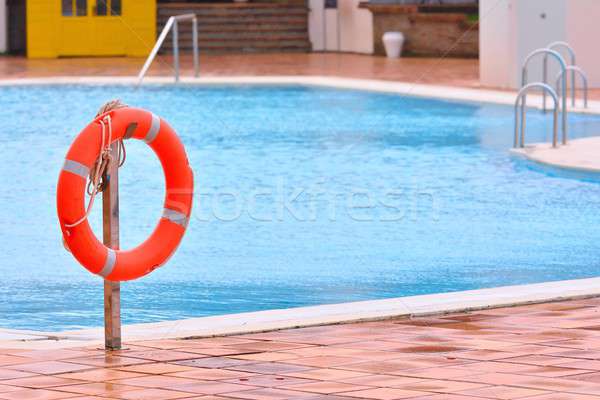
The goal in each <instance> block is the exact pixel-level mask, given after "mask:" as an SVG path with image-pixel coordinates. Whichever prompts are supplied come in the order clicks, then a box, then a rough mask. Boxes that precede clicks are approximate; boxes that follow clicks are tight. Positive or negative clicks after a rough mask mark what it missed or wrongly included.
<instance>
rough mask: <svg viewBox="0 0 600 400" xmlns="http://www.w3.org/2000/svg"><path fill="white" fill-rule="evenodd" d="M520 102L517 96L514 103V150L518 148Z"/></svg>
mask: <svg viewBox="0 0 600 400" xmlns="http://www.w3.org/2000/svg"><path fill="white" fill-rule="evenodd" d="M520 102H521V97H520V96H517V101H516V102H515V141H514V143H513V147H514V148H515V149H516V148H517V147H519V103H520Z"/></svg>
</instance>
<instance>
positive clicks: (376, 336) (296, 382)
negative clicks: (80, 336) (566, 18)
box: [0, 299, 600, 400]
mask: <svg viewBox="0 0 600 400" xmlns="http://www.w3.org/2000/svg"><path fill="white" fill-rule="evenodd" d="M598 306H600V299H587V300H578V301H566V302H561V303H551V304H539V305H530V306H522V307H516V308H503V309H494V310H484V311H479V312H473V313H468V314H464V313H463V314H456V315H444V316H437V317H423V318H413V319H399V320H392V321H381V322H365V323H355V324H344V325H332V326H321V327H313V328H302V329H290V330H283V331H276V332H266V333H257V334H247V335H238V336H231V337H222V338H207V339H190V340H173V339H170V340H155V341H152V340H146V341H142V342H135V343H127V348H128V349H127V350H122V351H119V352H117V353H116V354H115V353H112V354H111V353H107V354H104V352H103V351H101V350H98V349H96V348H90V347H87V348H76V349H69V350H44V351H24V350H8V349H5V350H2V349H0V360H3V361H4V364H5V365H3V366H2V367H1V368H0V399H5V400H6V399H19V400H27V399H45V400H53V399H71V400H91V399H96V400H100V399H107V398H109V399H121V400H152V399H157V400H169V399H186V400H194V399H201V400H219V399H220V400H227V399H230V400H231V399H249V400H263V399H264V400H284V399H295V400H296V399H297V400H319V399H322V400H352V399H354V400H356V399H373V400H395V399H412V400H418V399H426V400H476V399H528V400H569V399H574V400H581V399H589V400H593V399H598V400H600V351H598V350H596V349H600V331H599V330H598V329H597V326H599V325H600V313H597V312H596V310H597V309H598ZM575 322H576V323H575ZM331 338H335V339H336V340H329V339H331ZM199 349H204V350H205V354H199V353H198V350H199ZM249 349H252V350H251V352H250V353H248V351H250V350H249ZM223 354H226V355H223Z"/></svg>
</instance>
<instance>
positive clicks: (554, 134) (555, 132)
mask: <svg viewBox="0 0 600 400" xmlns="http://www.w3.org/2000/svg"><path fill="white" fill-rule="evenodd" d="M552 126H553V131H552V147H556V142H557V141H558V104H556V101H555V102H554V122H553V125H552Z"/></svg>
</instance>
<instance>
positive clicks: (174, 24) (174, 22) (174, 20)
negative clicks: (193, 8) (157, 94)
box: [138, 14, 200, 85]
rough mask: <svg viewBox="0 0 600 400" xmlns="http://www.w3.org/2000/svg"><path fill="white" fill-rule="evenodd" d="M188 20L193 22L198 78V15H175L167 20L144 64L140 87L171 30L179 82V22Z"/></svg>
mask: <svg viewBox="0 0 600 400" xmlns="http://www.w3.org/2000/svg"><path fill="white" fill-rule="evenodd" d="M188 20H191V21H192V48H193V52H194V76H195V77H198V74H199V72H200V63H199V60H198V19H197V18H196V14H181V15H175V16H173V17H169V19H168V20H167V23H166V25H165V27H164V28H163V30H162V32H161V33H160V36H159V37H158V39H157V40H156V43H155V44H154V47H153V48H152V51H151V52H150V55H149V56H148V58H147V59H146V62H145V63H144V66H143V67H142V70H141V71H140V73H139V74H138V85H139V84H141V83H142V81H143V80H144V76H146V73H147V72H148V69H149V68H150V65H152V62H153V61H154V59H155V58H156V55H157V54H158V50H160V47H161V46H162V45H163V43H164V41H165V39H166V38H167V35H168V34H169V31H171V30H172V31H173V34H172V38H173V73H174V75H175V82H179V22H180V21H188Z"/></svg>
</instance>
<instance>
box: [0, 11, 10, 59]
mask: <svg viewBox="0 0 600 400" xmlns="http://www.w3.org/2000/svg"><path fill="white" fill-rule="evenodd" d="M6 50H8V20H7V10H6V0H0V53H4V52H5V51H6Z"/></svg>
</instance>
